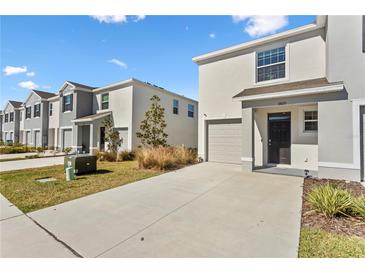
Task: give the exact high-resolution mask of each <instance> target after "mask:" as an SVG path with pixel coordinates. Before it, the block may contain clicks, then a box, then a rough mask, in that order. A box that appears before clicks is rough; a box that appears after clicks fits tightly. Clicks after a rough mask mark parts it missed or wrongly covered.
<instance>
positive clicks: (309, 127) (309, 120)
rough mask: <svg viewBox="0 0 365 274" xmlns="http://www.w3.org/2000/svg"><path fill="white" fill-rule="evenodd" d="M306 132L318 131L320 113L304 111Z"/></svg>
mask: <svg viewBox="0 0 365 274" xmlns="http://www.w3.org/2000/svg"><path fill="white" fill-rule="evenodd" d="M304 131H318V111H316V110H314V111H304Z"/></svg>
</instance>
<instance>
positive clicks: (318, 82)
mask: <svg viewBox="0 0 365 274" xmlns="http://www.w3.org/2000/svg"><path fill="white" fill-rule="evenodd" d="M339 83H342V82H332V83H331V82H328V80H327V78H317V79H310V80H304V81H297V82H289V83H284V84H276V85H270V86H261V87H255V88H246V89H244V90H242V91H241V92H240V93H238V94H236V95H235V96H233V98H238V97H242V96H250V95H259V94H265V93H273V92H281V91H289V90H298V89H307V88H318V87H325V86H331V85H335V84H339Z"/></svg>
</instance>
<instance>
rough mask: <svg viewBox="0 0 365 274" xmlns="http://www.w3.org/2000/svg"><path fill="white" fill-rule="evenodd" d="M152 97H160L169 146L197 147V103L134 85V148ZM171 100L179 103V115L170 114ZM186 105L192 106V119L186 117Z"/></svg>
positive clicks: (137, 142)
mask: <svg viewBox="0 0 365 274" xmlns="http://www.w3.org/2000/svg"><path fill="white" fill-rule="evenodd" d="M153 95H157V96H158V97H160V99H161V101H160V104H161V106H162V107H163V108H165V120H166V123H167V127H166V133H167V134H168V138H167V142H168V144H171V145H185V146H187V147H193V148H196V147H197V141H198V115H197V114H198V103H197V102H196V101H193V100H190V99H188V98H184V97H182V96H177V95H173V94H170V93H167V92H164V91H159V90H158V89H156V88H152V87H151V88H149V87H146V86H141V85H135V86H134V89H133V126H132V142H133V144H132V145H133V148H136V147H137V146H138V145H139V144H140V141H139V139H138V138H137V137H136V132H137V131H138V130H139V126H140V123H141V121H142V120H143V119H144V118H145V112H146V111H147V110H148V109H149V107H150V105H151V101H150V98H151V97H152V96H153ZM173 99H177V100H178V101H179V114H178V115H176V114H173V113H172V104H173ZM188 104H192V105H194V117H193V118H191V117H188Z"/></svg>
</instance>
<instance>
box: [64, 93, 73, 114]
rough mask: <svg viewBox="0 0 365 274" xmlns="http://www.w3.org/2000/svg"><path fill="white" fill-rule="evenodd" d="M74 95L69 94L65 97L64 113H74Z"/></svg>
mask: <svg viewBox="0 0 365 274" xmlns="http://www.w3.org/2000/svg"><path fill="white" fill-rule="evenodd" d="M72 104H73V94H69V95H66V96H64V97H63V112H65V111H72Z"/></svg>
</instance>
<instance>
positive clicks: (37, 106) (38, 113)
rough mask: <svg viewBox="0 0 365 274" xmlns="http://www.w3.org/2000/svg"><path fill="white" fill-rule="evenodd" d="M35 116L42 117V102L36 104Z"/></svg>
mask: <svg viewBox="0 0 365 274" xmlns="http://www.w3.org/2000/svg"><path fill="white" fill-rule="evenodd" d="M33 116H34V117H40V116H41V104H36V105H34V114H33Z"/></svg>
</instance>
